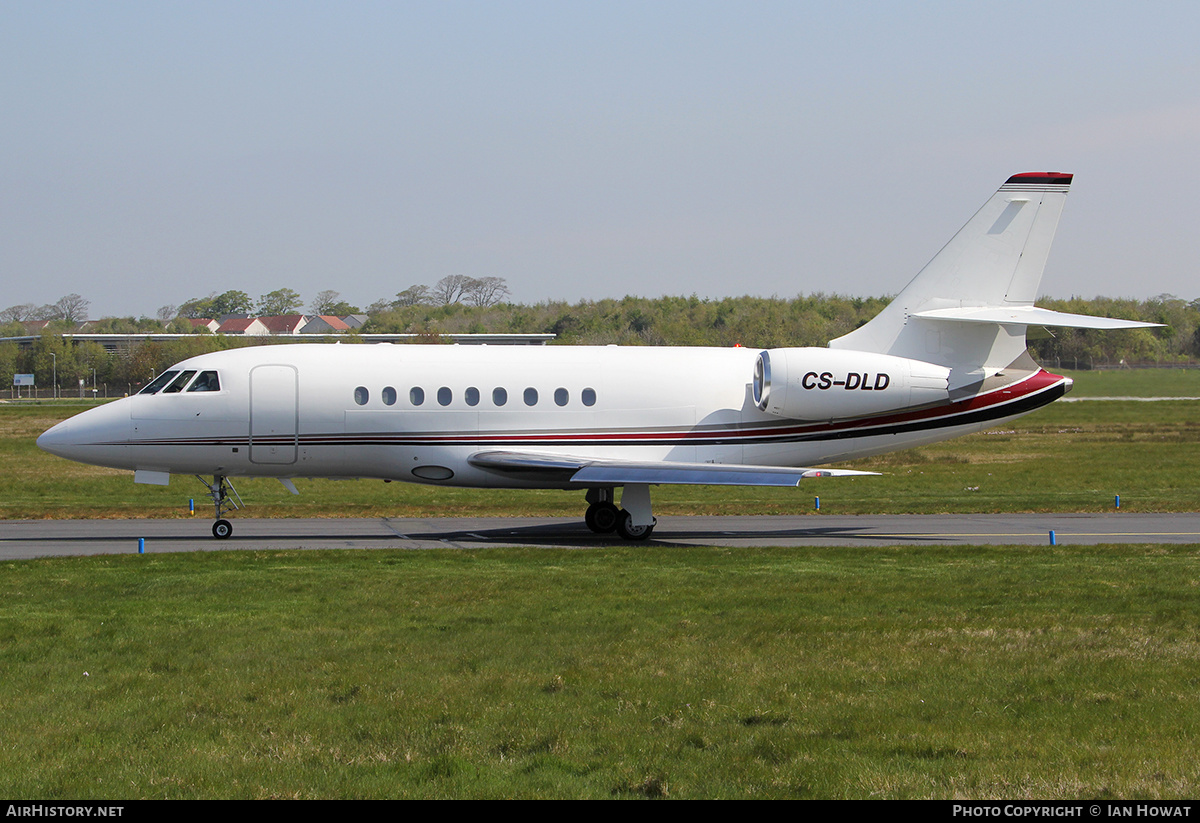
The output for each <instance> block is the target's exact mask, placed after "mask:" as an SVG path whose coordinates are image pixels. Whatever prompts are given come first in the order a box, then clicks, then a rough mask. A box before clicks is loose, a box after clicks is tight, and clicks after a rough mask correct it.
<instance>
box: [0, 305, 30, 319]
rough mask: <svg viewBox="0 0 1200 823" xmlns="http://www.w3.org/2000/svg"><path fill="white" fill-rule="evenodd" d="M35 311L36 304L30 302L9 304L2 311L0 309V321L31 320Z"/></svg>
mask: <svg viewBox="0 0 1200 823" xmlns="http://www.w3.org/2000/svg"><path fill="white" fill-rule="evenodd" d="M36 312H37V306H35V305H33V304H32V303H22V304H21V305H19V306H9V307H8V308H7V309H5V310H4V311H0V323H24V322H25V321H26V320H33V319H34V314H35V313H36Z"/></svg>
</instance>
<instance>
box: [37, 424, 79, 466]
mask: <svg viewBox="0 0 1200 823" xmlns="http://www.w3.org/2000/svg"><path fill="white" fill-rule="evenodd" d="M37 444H38V448H39V449H41V450H42V451H46V452H50V453H51V454H55V455H58V456H59V457H68V456H69V455H68V454H67V453H66V452H67V451H68V450H69V449H70V447H71V446H72V445H74V443H73V441H72V440H71V421H70V420H64V421H62V422H61V423H58V424H56V425H54V426H51V427H50V428H48V429H46V431H44V432H42V434H41V436H40V437H38V439H37Z"/></svg>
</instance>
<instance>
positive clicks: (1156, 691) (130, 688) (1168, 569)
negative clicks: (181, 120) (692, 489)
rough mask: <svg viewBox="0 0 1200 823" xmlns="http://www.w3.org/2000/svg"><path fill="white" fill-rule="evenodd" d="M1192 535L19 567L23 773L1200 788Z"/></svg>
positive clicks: (131, 778) (0, 643) (253, 794)
mask: <svg viewBox="0 0 1200 823" xmlns="http://www.w3.org/2000/svg"><path fill="white" fill-rule="evenodd" d="M1198 586H1200V549H1198V548H1197V547H1194V546H1193V547H1171V548H1162V547H1146V546H1140V547H1139V546H1121V547H1088V548H1051V547H1039V548H911V547H910V548H872V549H836V550H832V549H830V550H816V549H813V550H803V549H788V550H781V549H765V548H764V549H751V550H736V551H729V550H714V549H701V548H690V549H672V550H671V551H669V552H663V551H658V550H653V549H651V550H647V549H645V548H630V547H621V548H612V549H599V550H593V551H578V550H574V551H569V550H553V549H496V550H485V551H474V552H457V551H435V552H389V551H375V552H352V551H346V552H331V553H324V552H278V553H256V552H199V553H191V554H179V555H162V556H157V555H155V556H151V555H146V556H133V555H131V556H123V557H103V558H84V559H72V560H46V561H38V562H23V563H7V564H4V572H3V575H0V604H2V606H0V666H2V670H3V672H4V677H3V678H0V700H2V701H3V706H4V711H3V713H2V714H0V730H2V733H0V740H3V746H0V792H2V793H3V794H4V795H5V796H8V797H22V798H39V799H69V798H77V799H78V798H135V797H150V798H191V797H235V798H241V797H245V798H284V797H287V798H290V797H297V798H306V797H434V798H436V797H561V798H574V797H599V798H605V797H671V798H698V797H729V798H735V797H736V798H758V797H792V798H806V797H825V798H847V797H849V798H868V797H873V798H883V797H886V798H982V799H987V798H1104V797H1107V798H1126V799H1133V798H1188V797H1194V796H1195V794H1196V791H1197V789H1198V788H1200V762H1198V761H1197V759H1196V757H1195V751H1196V748H1197V746H1198V745H1200V696H1198V690H1197V672H1198V671H1200V625H1198V623H1200V617H1198V614H1197V610H1196V606H1195V603H1196V591H1197V587H1198Z"/></svg>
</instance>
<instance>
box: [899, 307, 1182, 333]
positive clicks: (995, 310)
mask: <svg viewBox="0 0 1200 823" xmlns="http://www.w3.org/2000/svg"><path fill="white" fill-rule="evenodd" d="M912 317H920V318H924V319H926V320H952V321H957V322H960V323H1000V324H1003V325H1021V326H1054V327H1058V328H1067V329H1149V328H1155V327H1158V326H1161V325H1162V324H1161V323H1142V322H1139V321H1136V320H1117V319H1116V318H1112V317H1091V316H1089V315H1086V314H1070V313H1069V312H1062V311H1052V310H1051V309H1040V308H1038V307H1037V306H977V307H970V308H957V309H932V310H930V311H922V312H917V313H916V314H914V315H912Z"/></svg>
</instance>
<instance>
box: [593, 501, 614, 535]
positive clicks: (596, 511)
mask: <svg viewBox="0 0 1200 823" xmlns="http://www.w3.org/2000/svg"><path fill="white" fill-rule="evenodd" d="M622 514H623V512H622V511H621V510H620V509H618V508H617V507H616V506H615V505H614V504H612V503H611V502H609V501H607V500H602V501H601V502H599V503H593V504H592V505H590V506H588V507H587V512H585V513H584V515H583V522H584V523H586V524H587V527H588V528H589V529H591V530H592V531H594V532H595V533H596V534H612V533H613V532H615V531H616V530H617V524H618V523H620V522H621V515H622Z"/></svg>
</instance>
